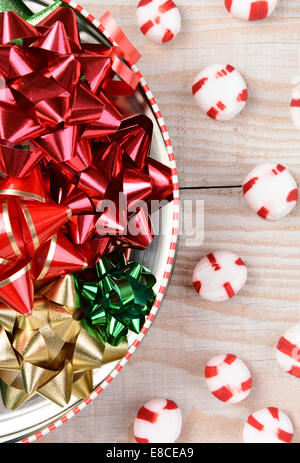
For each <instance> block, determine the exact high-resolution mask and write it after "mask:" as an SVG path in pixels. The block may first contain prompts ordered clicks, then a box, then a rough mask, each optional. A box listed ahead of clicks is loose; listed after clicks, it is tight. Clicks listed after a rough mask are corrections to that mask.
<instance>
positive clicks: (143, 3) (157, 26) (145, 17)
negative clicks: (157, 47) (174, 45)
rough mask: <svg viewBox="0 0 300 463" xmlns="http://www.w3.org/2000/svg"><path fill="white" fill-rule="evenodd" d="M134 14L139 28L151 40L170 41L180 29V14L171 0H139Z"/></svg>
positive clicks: (157, 41) (158, 41)
mask: <svg viewBox="0 0 300 463" xmlns="http://www.w3.org/2000/svg"><path fill="white" fill-rule="evenodd" d="M136 14H137V21H138V25H139V28H140V29H141V31H142V32H143V34H144V35H146V37H147V38H148V39H150V40H152V41H153V42H156V43H166V42H170V40H173V39H174V37H175V36H176V35H177V34H178V32H179V31H180V29H181V15H180V12H179V9H178V8H177V6H176V5H175V3H174V2H173V1H172V0H140V2H139V4H138V7H137V12H136Z"/></svg>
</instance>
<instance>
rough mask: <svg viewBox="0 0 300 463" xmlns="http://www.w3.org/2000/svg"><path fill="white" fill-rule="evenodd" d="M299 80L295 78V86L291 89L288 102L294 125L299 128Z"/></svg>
mask: <svg viewBox="0 0 300 463" xmlns="http://www.w3.org/2000/svg"><path fill="white" fill-rule="evenodd" d="M299 84H300V82H299V78H298V79H297V82H296V86H295V87H294V88H293V91H292V99H291V104H290V112H291V117H292V121H293V123H294V126H295V127H296V128H297V129H300V85H299Z"/></svg>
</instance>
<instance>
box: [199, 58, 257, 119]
mask: <svg viewBox="0 0 300 463" xmlns="http://www.w3.org/2000/svg"><path fill="white" fill-rule="evenodd" d="M192 90H193V95H194V97H195V100H196V102H197V104H198V106H199V107H200V108H201V109H202V111H203V112H204V113H205V114H207V115H208V116H209V117H211V118H212V119H216V120H218V121H228V120H229V119H233V118H234V117H235V116H236V115H237V114H238V113H240V112H241V111H242V109H244V107H245V106H246V103H247V100H248V90H247V86H246V82H245V81H244V79H243V77H242V76H241V74H240V73H239V72H238V71H237V70H236V68H235V67H233V66H231V64H227V65H226V64H213V65H211V66H208V67H206V68H205V69H203V71H201V72H200V74H198V75H197V77H196V79H195V81H194V84H193V89H192Z"/></svg>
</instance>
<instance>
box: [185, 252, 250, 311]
mask: <svg viewBox="0 0 300 463" xmlns="http://www.w3.org/2000/svg"><path fill="white" fill-rule="evenodd" d="M246 280H247V268H246V266H245V264H244V262H243V261H242V259H241V258H240V257H239V256H237V255H236V254H234V253H232V252H228V251H215V252H211V253H210V254H207V256H205V257H204V258H203V259H201V260H200V262H199V263H198V264H197V265H196V267H195V269H194V274H193V285H194V288H195V290H196V292H197V293H198V294H199V295H200V296H201V297H203V298H204V299H207V300H209V301H215V302H219V301H224V300H227V299H230V298H232V297H233V296H235V294H236V293H238V292H239V291H240V289H241V288H242V287H243V286H244V284H245V283H246Z"/></svg>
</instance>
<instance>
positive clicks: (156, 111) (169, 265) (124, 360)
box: [21, 0, 179, 443]
mask: <svg viewBox="0 0 300 463" xmlns="http://www.w3.org/2000/svg"><path fill="white" fill-rule="evenodd" d="M63 1H64V2H65V3H67V4H68V5H69V6H71V7H72V8H74V10H76V11H77V12H79V13H80V14H82V16H84V17H85V18H86V19H87V20H88V21H90V22H91V23H92V24H93V25H94V26H95V27H96V28H97V29H99V30H100V31H101V32H102V34H103V35H105V37H106V38H107V39H108V40H109V41H110V42H111V43H112V45H118V44H117V43H116V42H113V41H112V40H110V36H109V34H108V33H107V31H106V30H105V29H104V27H103V25H102V24H101V23H100V21H98V20H97V19H96V18H94V16H93V15H91V14H89V12H88V11H87V10H85V9H84V8H83V7H82V6H80V5H78V4H77V3H76V2H73V0H63ZM131 69H132V70H133V71H134V72H135V73H136V74H137V75H138V77H139V79H140V84H141V86H142V88H143V90H144V92H145V94H146V97H147V98H148V100H149V103H150V105H151V107H152V109H153V111H154V114H155V117H156V119H157V121H158V124H159V127H160V130H161V133H162V136H163V139H164V142H165V145H166V149H167V152H168V156H169V161H170V167H171V171H172V183H173V199H174V200H173V205H174V207H173V227H172V236H171V242H170V248H169V252H168V257H167V259H166V262H165V265H164V268H165V270H164V275H163V280H162V283H161V285H160V288H159V290H158V293H157V297H156V299H155V301H154V304H153V307H152V310H151V312H150V314H149V316H148V317H147V319H146V321H145V324H144V326H143V327H142V329H141V331H140V333H139V335H138V337H137V339H136V340H135V341H134V342H133V344H132V345H131V346H130V347H129V349H128V351H127V353H126V354H125V355H124V357H123V358H122V360H120V362H119V363H118V365H117V366H116V367H115V369H114V370H113V371H112V372H111V373H110V375H108V376H107V378H106V379H105V380H104V381H103V382H102V383H101V385H100V386H98V387H97V389H95V390H94V391H93V392H92V394H91V395H90V396H89V397H87V398H86V399H85V400H83V401H82V402H81V403H80V404H79V405H78V406H77V407H75V408H74V409H73V410H71V411H70V412H69V413H67V414H66V415H65V416H63V417H62V418H60V419H59V420H58V421H56V422H55V423H53V424H51V425H50V426H48V427H46V428H45V429H43V430H42V431H39V432H38V433H35V434H32V435H31V436H29V437H26V438H25V439H23V440H22V441H21V442H22V443H30V442H33V441H35V440H37V439H39V438H40V437H43V436H46V435H47V434H48V433H49V432H50V431H54V429H57V428H58V427H59V426H61V425H62V424H64V423H66V422H67V421H69V420H70V419H71V418H72V417H73V416H74V415H77V413H79V412H80V411H81V410H82V409H83V408H85V407H86V405H88V404H89V403H91V402H92V401H93V400H94V399H96V397H98V395H99V394H101V392H102V391H103V390H104V389H105V388H106V387H107V386H108V385H109V383H111V382H112V380H113V379H114V378H115V377H116V376H117V374H118V373H119V372H120V371H121V370H122V369H123V368H124V366H125V365H126V363H127V362H128V360H129V359H130V358H131V357H132V355H133V354H134V352H135V350H136V348H137V347H138V346H139V344H140V343H141V341H142V339H143V338H144V336H145V334H146V333H147V331H148V329H149V328H150V326H151V324H152V322H153V320H154V318H155V315H156V314H157V312H158V309H159V306H160V304H161V301H162V299H163V297H164V294H165V292H166V288H167V285H168V283H169V280H170V275H171V271H172V267H173V263H174V257H175V251H176V245H177V237H178V231H179V184H178V175H177V167H176V161H175V156H174V152H173V148H172V143H171V140H170V137H169V134H168V129H167V126H166V124H165V121H164V119H163V117H162V115H161V112H160V110H159V107H158V105H157V103H156V101H155V98H154V96H153V95H152V92H151V90H150V88H149V87H148V85H147V82H146V81H145V79H144V77H143V76H142V74H141V72H140V71H139V69H138V67H137V66H136V65H133V66H132V68H131Z"/></svg>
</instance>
